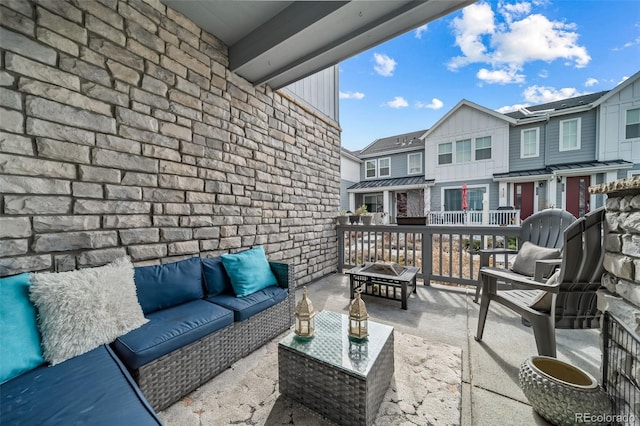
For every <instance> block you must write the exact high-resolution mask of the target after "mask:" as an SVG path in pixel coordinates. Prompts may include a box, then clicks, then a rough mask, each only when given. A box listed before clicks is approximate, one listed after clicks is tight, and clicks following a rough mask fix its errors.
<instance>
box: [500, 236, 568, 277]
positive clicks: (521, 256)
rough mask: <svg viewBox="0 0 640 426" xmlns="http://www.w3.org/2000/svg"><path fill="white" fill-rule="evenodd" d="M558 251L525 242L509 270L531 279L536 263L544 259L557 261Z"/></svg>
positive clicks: (559, 255)
mask: <svg viewBox="0 0 640 426" xmlns="http://www.w3.org/2000/svg"><path fill="white" fill-rule="evenodd" d="M560 257H561V254H560V249H556V248H547V247H540V246H537V245H535V244H533V243H530V242H529V241H525V242H524V243H523V244H522V247H521V248H520V251H518V255H517V256H516V260H515V261H514V262H513V266H512V267H511V270H512V271H513V272H517V273H518V274H522V275H526V276H529V277H532V276H533V274H534V273H535V271H536V261H538V260H545V259H559V258H560Z"/></svg>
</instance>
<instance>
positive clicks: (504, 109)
mask: <svg viewBox="0 0 640 426" xmlns="http://www.w3.org/2000/svg"><path fill="white" fill-rule="evenodd" d="M528 106H529V105H528V104H515V105H506V106H503V107H500V108H498V109H497V110H496V111H498V112H499V113H500V114H506V113H508V112H514V111H518V110H519V109H521V108H526V107H528Z"/></svg>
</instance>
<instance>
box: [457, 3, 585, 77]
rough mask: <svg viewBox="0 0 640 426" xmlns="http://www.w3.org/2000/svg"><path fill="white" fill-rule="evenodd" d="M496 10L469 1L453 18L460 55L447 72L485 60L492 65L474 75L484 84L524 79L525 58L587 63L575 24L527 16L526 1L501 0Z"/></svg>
mask: <svg viewBox="0 0 640 426" xmlns="http://www.w3.org/2000/svg"><path fill="white" fill-rule="evenodd" d="M498 12H499V14H500V15H499V16H496V14H495V13H494V11H493V10H492V9H491V5H490V4H488V3H479V4H472V5H470V6H467V7H465V8H464V9H463V10H462V16H461V17H457V18H455V19H454V20H453V22H452V28H453V32H454V35H455V38H456V45H457V46H458V47H459V48H460V51H461V52H462V55H460V56H456V57H454V58H452V59H451V60H450V61H449V63H448V67H449V69H450V70H452V71H455V70H457V69H459V68H461V67H464V66H466V65H469V64H472V63H484V64H488V65H490V66H491V67H490V68H491V69H485V70H484V71H482V70H481V71H482V74H481V73H478V74H479V75H478V77H480V76H481V75H482V76H484V77H486V80H484V81H486V82H487V83H491V82H493V83H500V84H505V83H522V81H523V79H524V76H521V74H519V73H521V72H522V70H523V68H524V65H525V64H526V63H528V62H533V61H545V62H552V61H555V60H558V59H561V60H564V62H565V64H567V65H569V66H574V67H576V68H583V67H585V66H586V65H587V64H588V63H589V62H590V61H591V56H589V53H588V52H587V49H586V48H585V47H584V46H581V45H579V43H578V38H579V34H578V33H577V31H576V25H575V24H572V23H566V22H562V21H551V20H549V19H548V18H547V17H545V16H543V15H541V14H538V13H535V14H531V13H530V12H531V4H530V3H527V2H520V3H515V4H507V3H503V2H501V3H500V4H499V5H498ZM500 18H501V19H500ZM493 72H498V73H496V74H493ZM508 76H510V77H511V78H507V77H508Z"/></svg>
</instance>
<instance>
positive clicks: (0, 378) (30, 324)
mask: <svg viewBox="0 0 640 426" xmlns="http://www.w3.org/2000/svg"><path fill="white" fill-rule="evenodd" d="M30 284H31V280H30V279H29V274H28V273H25V274H20V275H16V276H13V277H7V278H0V348H1V349H2V354H1V356H2V359H0V383H4V382H6V381H7V380H10V379H12V378H14V377H16V376H19V375H20V374H22V373H25V372H27V371H29V370H32V369H34V368H36V367H37V366H39V365H40V364H43V363H44V358H42V349H40V333H38V328H37V326H36V308H35V307H34V306H33V304H32V303H31V301H30V300H29V285H30Z"/></svg>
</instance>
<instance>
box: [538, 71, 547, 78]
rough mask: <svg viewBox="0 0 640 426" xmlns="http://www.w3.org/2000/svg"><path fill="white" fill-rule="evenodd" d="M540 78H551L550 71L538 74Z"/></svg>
mask: <svg viewBox="0 0 640 426" xmlns="http://www.w3.org/2000/svg"><path fill="white" fill-rule="evenodd" d="M538 77H540V78H548V77H549V70H540V71H539V72H538Z"/></svg>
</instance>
